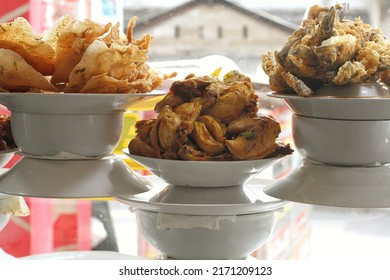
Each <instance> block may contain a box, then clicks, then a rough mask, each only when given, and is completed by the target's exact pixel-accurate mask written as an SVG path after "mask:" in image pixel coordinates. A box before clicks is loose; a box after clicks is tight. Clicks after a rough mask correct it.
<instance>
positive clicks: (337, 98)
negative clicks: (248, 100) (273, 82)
mask: <svg viewBox="0 0 390 280" xmlns="http://www.w3.org/2000/svg"><path fill="white" fill-rule="evenodd" d="M266 95H267V96H269V97H272V98H281V99H287V100H299V101H308V102H311V101H313V100H315V101H354V102H366V101H367V100H372V101H381V102H383V101H384V100H389V101H390V95H389V96H388V97H380V96H360V97H346V96H331V95H327V96H318V95H317V96H316V95H315V94H313V95H311V96H300V95H297V94H295V93H277V92H274V91H270V92H267V93H266Z"/></svg>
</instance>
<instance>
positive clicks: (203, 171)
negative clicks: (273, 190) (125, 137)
mask: <svg viewBox="0 0 390 280" xmlns="http://www.w3.org/2000/svg"><path fill="white" fill-rule="evenodd" d="M123 153H124V154H125V155H127V156H129V157H130V158H132V159H134V160H135V161H137V162H138V163H139V164H141V165H143V166H145V167H146V168H147V169H149V170H150V172H152V173H153V174H155V175H156V176H158V177H160V178H161V179H163V180H164V181H165V182H167V183H169V184H172V185H178V186H196V187H223V186H238V185H243V184H244V183H245V182H246V181H248V180H249V179H250V178H253V177H254V176H256V175H257V174H259V173H260V172H261V171H263V170H264V169H265V168H267V167H269V166H271V165H273V164H275V163H276V162H278V161H279V160H281V159H282V158H283V157H278V158H269V159H261V160H241V161H185V160H169V159H156V158H149V157H142V156H136V155H132V154H129V152H128V149H123Z"/></svg>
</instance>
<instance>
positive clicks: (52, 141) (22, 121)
mask: <svg viewBox="0 0 390 280" xmlns="http://www.w3.org/2000/svg"><path fill="white" fill-rule="evenodd" d="M163 94H164V93H163V92H161V91H154V92H151V93H147V94H106V95H105V94H39V93H2V94H1V96H0V102H1V103H2V104H3V105H5V106H6V107H7V108H8V110H10V111H11V122H12V133H13V136H14V139H15V142H16V144H17V145H18V147H19V151H18V153H19V154H20V155H21V159H20V160H19V161H18V162H17V163H16V164H15V165H14V166H13V167H12V168H11V169H9V170H8V171H6V172H5V173H3V174H2V175H0V192H1V193H6V194H10V195H19V196H28V197H44V198H101V197H112V196H115V195H116V194H122V193H128V194H136V193H140V192H145V191H147V190H149V189H150V188H151V186H150V185H149V184H148V182H146V181H145V180H144V179H143V178H142V176H140V175H139V174H138V173H136V172H134V171H133V170H132V169H131V168H129V167H128V165H127V164H126V163H125V162H124V161H123V160H122V159H121V158H119V157H118V156H116V155H114V154H113V153H112V151H113V150H114V148H115V147H116V145H117V144H118V142H119V140H120V138H121V135H122V130H123V119H124V112H125V111H126V110H127V108H128V107H129V106H130V105H132V104H135V103H137V102H141V101H144V100H148V99H151V98H154V97H157V96H161V95H163Z"/></svg>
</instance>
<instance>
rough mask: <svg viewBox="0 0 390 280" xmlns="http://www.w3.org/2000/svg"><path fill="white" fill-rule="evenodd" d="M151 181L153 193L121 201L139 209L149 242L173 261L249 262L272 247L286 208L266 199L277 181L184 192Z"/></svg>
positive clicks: (123, 197) (253, 182)
mask: <svg viewBox="0 0 390 280" xmlns="http://www.w3.org/2000/svg"><path fill="white" fill-rule="evenodd" d="M147 179H148V181H150V182H151V183H152V184H153V188H152V189H151V190H150V191H148V192H144V193H140V194H137V195H131V196H124V195H120V196H118V197H116V198H117V199H118V200H119V201H121V202H123V203H125V204H127V205H129V206H130V209H135V212H136V216H137V221H138V225H139V228H140V230H141V233H142V234H143V236H144V237H145V239H146V240H147V241H148V242H149V243H150V244H151V245H152V246H154V247H155V248H157V249H158V250H160V251H161V252H162V253H164V254H165V255H167V256H168V257H169V258H175V259H245V258H247V257H248V255H249V254H250V253H251V252H253V251H254V250H256V249H258V248H259V247H261V246H262V245H263V244H264V242H266V241H267V239H268V237H269V235H270V233H271V232H272V229H273V227H274V224H275V216H276V213H277V212H278V211H280V210H282V209H283V207H284V206H285V205H286V204H287V202H285V201H282V200H279V199H274V198H272V197H270V196H268V195H265V194H264V191H263V189H264V187H265V186H266V185H267V184H270V183H271V182H273V181H272V180H264V179H259V178H254V179H252V180H251V181H250V182H248V183H247V184H246V185H245V186H229V187H219V188H203V187H187V188H183V187H180V186H173V185H168V184H167V183H164V182H163V181H162V180H161V179H159V178H158V177H156V176H154V175H152V176H148V177H147Z"/></svg>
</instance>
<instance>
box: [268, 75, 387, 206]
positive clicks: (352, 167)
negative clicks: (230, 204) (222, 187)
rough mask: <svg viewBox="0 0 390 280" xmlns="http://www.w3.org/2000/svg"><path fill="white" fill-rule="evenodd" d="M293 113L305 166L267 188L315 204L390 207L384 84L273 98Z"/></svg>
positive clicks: (272, 193) (278, 195)
mask: <svg viewBox="0 0 390 280" xmlns="http://www.w3.org/2000/svg"><path fill="white" fill-rule="evenodd" d="M269 96H271V97H275V98H282V99H283V100H284V102H285V103H286V104H287V106H288V107H289V108H290V109H291V111H292V112H293V116H292V133H293V140H294V144H295V146H296V149H297V151H298V152H299V153H300V154H301V155H302V157H303V158H304V160H303V163H302V165H301V166H300V167H299V168H297V169H296V170H294V171H293V172H292V173H291V174H289V175H288V176H285V177H284V178H282V179H280V180H278V181H277V182H275V183H273V184H271V185H270V186H269V187H267V188H266V190H265V192H266V193H267V194H268V195H270V196H272V197H275V198H279V199H284V200H288V201H294V202H300V203H307V204H313V205H325V206H337V207H353V208H387V207H390V166H389V163H390V110H389V108H390V96H389V92H388V89H387V88H386V87H385V86H383V85H382V84H380V83H367V84H356V85H346V86H337V87H334V86H324V87H323V88H321V89H320V90H318V91H316V92H315V93H314V94H313V96H309V97H302V96H297V95H288V94H276V93H270V94H269Z"/></svg>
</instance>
